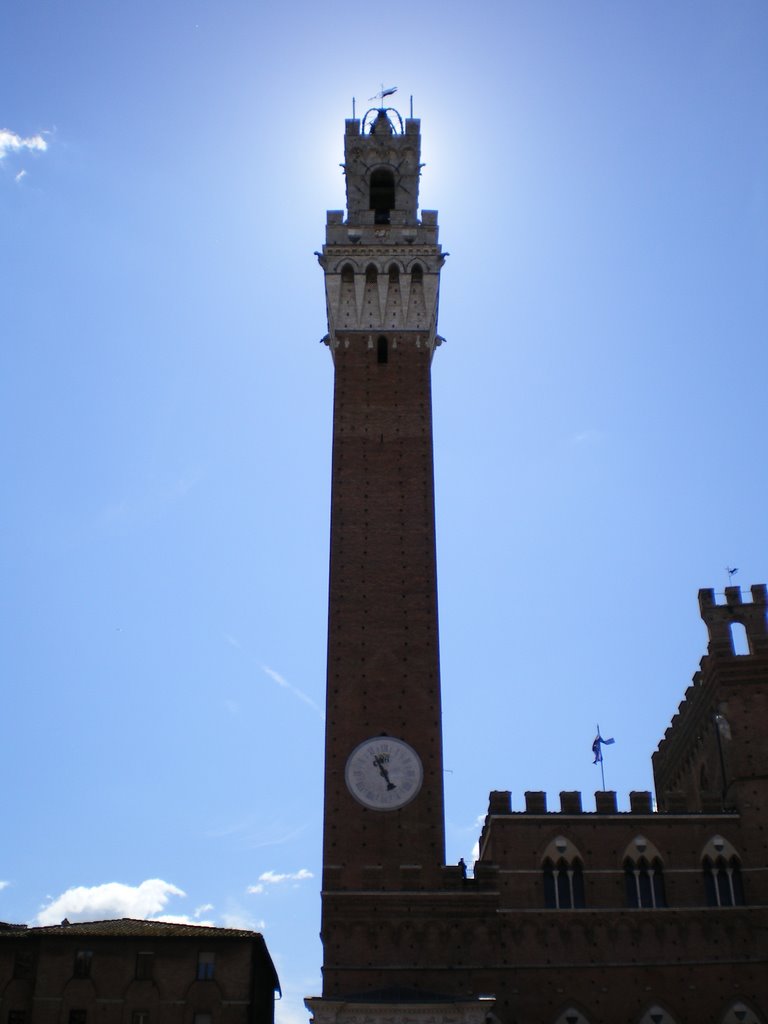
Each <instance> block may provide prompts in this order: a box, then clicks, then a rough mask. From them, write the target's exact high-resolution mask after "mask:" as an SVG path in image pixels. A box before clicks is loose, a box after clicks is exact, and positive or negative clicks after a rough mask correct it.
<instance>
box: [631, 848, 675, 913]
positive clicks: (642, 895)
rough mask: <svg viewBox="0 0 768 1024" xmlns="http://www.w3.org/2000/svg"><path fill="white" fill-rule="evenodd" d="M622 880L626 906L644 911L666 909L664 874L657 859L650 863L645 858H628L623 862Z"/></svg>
mask: <svg viewBox="0 0 768 1024" xmlns="http://www.w3.org/2000/svg"><path fill="white" fill-rule="evenodd" d="M624 878H625V881H626V885H627V906H629V907H644V908H646V909H649V908H652V909H655V908H656V907H666V905H667V899H666V896H665V893H664V873H663V869H662V864H661V861H660V860H659V858H658V857H654V859H653V860H652V861H649V860H648V859H647V858H646V857H638V858H637V860H631V859H630V858H629V857H628V858H627V859H626V860H625V861H624Z"/></svg>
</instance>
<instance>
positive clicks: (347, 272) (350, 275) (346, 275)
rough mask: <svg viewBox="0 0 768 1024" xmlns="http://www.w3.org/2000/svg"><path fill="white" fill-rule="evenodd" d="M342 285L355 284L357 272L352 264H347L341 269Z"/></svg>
mask: <svg viewBox="0 0 768 1024" xmlns="http://www.w3.org/2000/svg"><path fill="white" fill-rule="evenodd" d="M341 283H342V284H354V283H355V270H354V267H353V266H352V264H351V263H345V264H344V266H343V267H342V268H341Z"/></svg>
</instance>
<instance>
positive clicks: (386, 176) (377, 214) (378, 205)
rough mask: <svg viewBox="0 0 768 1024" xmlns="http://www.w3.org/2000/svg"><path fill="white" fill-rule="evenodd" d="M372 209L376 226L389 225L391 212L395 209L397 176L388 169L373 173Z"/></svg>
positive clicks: (380, 169)
mask: <svg viewBox="0 0 768 1024" xmlns="http://www.w3.org/2000/svg"><path fill="white" fill-rule="evenodd" d="M370 194H371V200H370V209H371V210H373V222H374V224H389V213H390V210H394V208H395V174H394V171H391V170H390V169H389V168H388V167H380V168H378V169H377V170H375V171H372V172H371V193H370Z"/></svg>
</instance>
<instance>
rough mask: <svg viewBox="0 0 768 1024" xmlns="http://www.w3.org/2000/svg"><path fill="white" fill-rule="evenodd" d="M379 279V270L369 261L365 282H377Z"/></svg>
mask: <svg viewBox="0 0 768 1024" xmlns="http://www.w3.org/2000/svg"><path fill="white" fill-rule="evenodd" d="M378 279H379V272H378V270H377V269H376V267H374V265H373V264H372V263H369V264H368V266H367V267H366V268H365V283H366V284H376V282H377V281H378Z"/></svg>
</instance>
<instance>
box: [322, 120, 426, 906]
mask: <svg viewBox="0 0 768 1024" xmlns="http://www.w3.org/2000/svg"><path fill="white" fill-rule="evenodd" d="M344 142H345V146H344V158H345V160H344V171H345V175H346V191H347V218H346V221H345V220H344V219H343V215H342V213H341V212H336V211H331V212H329V213H328V223H327V232H326V243H325V245H324V246H323V253H322V256H321V257H320V262H321V263H322V266H323V269H324V272H325V289H326V298H327V307H328V338H327V342H328V345H329V347H330V349H331V354H332V355H333V361H334V367H335V390H334V414H333V469H332V485H331V556H330V587H329V590H330V595H329V618H328V683H327V687H328V688H327V719H326V722H327V724H326V748H325V758H326V760H325V832H324V844H323V860H324V883H323V884H324V889H326V890H329V891H330V890H350V889H355V890H359V888H360V886H361V884H362V881H363V878H362V876H363V873H364V872H366V871H368V873H369V874H370V870H372V871H373V872H374V873H376V874H378V876H379V877H381V878H382V880H384V879H385V876H387V875H388V873H389V875H390V876H391V872H392V870H393V869H394V870H399V867H400V865H405V864H409V865H419V866H420V867H421V868H422V869H424V870H425V871H429V870H430V869H432V870H434V869H437V868H439V867H440V865H442V863H443V860H444V824H443V765H442V741H441V725H440V670H439V655H438V629H437V579H436V567H435V514H434V487H433V470H432V415H431V396H430V363H431V360H432V354H433V352H434V348H435V346H436V344H439V340H440V339H439V338H438V337H437V335H436V326H437V300H438V283H439V278H440V268H441V266H442V264H443V259H444V257H443V255H442V253H441V249H440V245H439V244H438V242H437V215H436V214H435V213H434V212H424V213H423V214H422V217H421V220H419V219H418V216H417V213H418V198H419V174H420V167H421V164H420V142H421V137H420V134H419V121H418V120H415V119H412V118H411V119H408V120H407V121H405V123H404V124H403V122H402V121H401V119H400V117H399V115H398V114H397V113H396V112H395V111H392V110H384V109H380V110H374V111H369V113H368V114H367V115H366V117H365V118H364V119H363V122H362V126H361V123H360V122H359V121H357V120H349V121H347V122H346V132H345V139H344ZM369 869H370V870H369ZM389 882H391V877H390V878H388V880H387V884H389Z"/></svg>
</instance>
